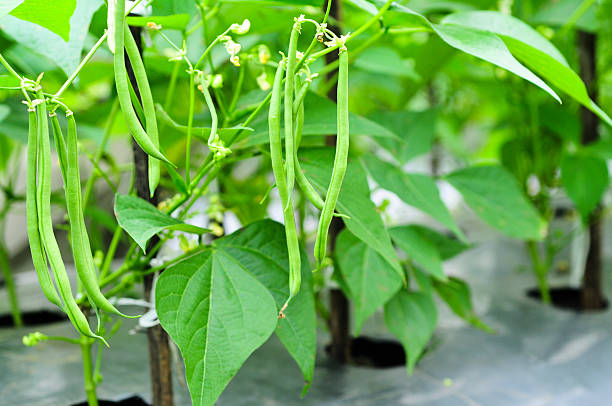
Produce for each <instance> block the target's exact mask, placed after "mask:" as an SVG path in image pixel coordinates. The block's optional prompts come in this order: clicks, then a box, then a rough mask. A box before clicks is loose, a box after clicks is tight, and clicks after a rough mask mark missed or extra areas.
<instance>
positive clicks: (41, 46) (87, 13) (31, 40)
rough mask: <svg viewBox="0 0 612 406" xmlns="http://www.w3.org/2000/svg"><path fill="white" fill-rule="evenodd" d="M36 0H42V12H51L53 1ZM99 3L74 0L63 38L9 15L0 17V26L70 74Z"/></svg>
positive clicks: (91, 0)
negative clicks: (73, 8) (49, 2)
mask: <svg viewBox="0 0 612 406" xmlns="http://www.w3.org/2000/svg"><path fill="white" fill-rule="evenodd" d="M37 1H39V2H40V3H44V4H43V5H42V6H41V7H42V10H44V12H43V14H45V15H46V14H47V13H51V14H50V15H53V10H54V9H55V3H56V2H55V1H54V2H53V6H50V5H49V4H48V2H47V1H44V0H37ZM24 4H25V2H24ZM102 4H104V2H103V1H102V0H79V1H78V2H76V9H75V10H74V13H73V14H71V15H72V17H71V18H70V39H68V37H66V38H65V39H66V40H67V42H66V41H65V40H64V39H63V38H62V37H61V36H60V35H59V34H56V33H54V32H51V31H49V30H47V29H44V28H41V27H40V26H38V25H36V24H34V23H32V22H29V21H23V20H20V19H18V18H16V17H14V16H12V15H8V16H5V17H4V18H2V19H0V29H2V31H3V32H5V33H6V34H7V35H9V36H10V37H11V38H13V39H14V40H15V41H17V42H18V43H20V44H22V45H24V46H26V47H28V48H29V49H31V50H33V51H34V52H37V53H38V54H40V55H43V56H45V57H47V58H49V59H50V60H52V61H53V62H55V63H56V64H57V65H58V66H59V67H60V68H61V69H62V70H63V71H64V72H65V73H66V75H70V74H71V73H72V72H74V71H75V70H76V67H77V66H78V65H79V62H80V61H81V52H82V51H83V46H84V43H85V39H86V37H87V33H88V31H89V23H90V21H91V17H92V16H93V14H94V13H95V11H96V10H97V9H98V8H100V6H101V5H102ZM36 73H40V72H36Z"/></svg>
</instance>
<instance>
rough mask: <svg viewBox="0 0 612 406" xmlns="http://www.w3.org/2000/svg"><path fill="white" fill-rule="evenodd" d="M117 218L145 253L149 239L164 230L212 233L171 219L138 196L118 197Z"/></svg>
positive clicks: (116, 205)
mask: <svg viewBox="0 0 612 406" xmlns="http://www.w3.org/2000/svg"><path fill="white" fill-rule="evenodd" d="M115 216H116V217H117V222H118V223H119V225H120V226H121V228H123V229H124V230H125V231H126V232H127V233H128V234H129V235H130V237H132V238H133V239H134V241H136V243H137V244H138V245H139V246H140V248H142V250H143V251H145V250H146V246H147V241H149V238H151V237H153V236H154V235H155V234H157V233H159V232H160V231H163V230H177V231H183V232H186V233H193V234H204V233H207V232H209V231H210V230H207V229H205V228H202V227H198V226H194V225H191V224H185V223H183V222H182V221H180V220H177V219H175V218H173V217H170V216H169V215H168V214H166V213H163V212H161V211H159V210H158V209H157V207H155V206H153V205H152V204H151V203H149V202H147V201H146V200H143V199H141V198H139V197H136V196H129V195H119V194H118V195H116V197H115Z"/></svg>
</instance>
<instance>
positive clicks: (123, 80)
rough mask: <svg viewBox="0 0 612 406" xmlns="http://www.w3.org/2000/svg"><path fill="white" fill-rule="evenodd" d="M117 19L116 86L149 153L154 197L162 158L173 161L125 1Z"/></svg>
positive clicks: (119, 5) (126, 113) (131, 125)
mask: <svg viewBox="0 0 612 406" xmlns="http://www.w3.org/2000/svg"><path fill="white" fill-rule="evenodd" d="M114 12H115V14H114V19H115V24H114V27H115V32H114V34H115V41H114V47H115V56H114V60H113V62H114V71H115V85H116V87H117V98H118V99H119V104H120V105H121V110H122V111H123V115H124V117H125V121H126V123H127V125H128V128H129V130H130V132H131V133H132V136H133V137H134V140H135V141H136V142H137V143H138V145H140V147H141V148H142V150H143V151H144V152H146V153H147V154H148V155H149V156H150V158H149V192H150V193H151V196H153V194H154V193H155V189H156V187H157V185H158V184H159V178H160V161H163V162H165V163H167V164H169V165H171V166H173V165H172V163H171V162H170V161H168V159H167V158H166V157H165V156H164V155H163V154H162V153H161V152H160V150H159V135H158V130H157V118H156V115H155V104H154V103H153V97H152V95H151V89H150V87H149V81H148V79H147V75H146V71H145V68H144V63H143V62H142V58H141V57H140V52H139V51H138V47H137V45H136V42H135V40H134V37H133V36H132V33H131V32H130V29H129V27H128V25H127V23H126V21H125V2H124V1H117V2H116V4H115V10H114ZM124 51H126V52H127V55H128V58H129V60H130V63H131V65H132V68H133V71H134V76H135V78H136V83H137V84H138V88H139V90H140V96H141V98H142V109H143V115H144V119H145V126H146V131H145V129H144V128H143V127H142V124H141V123H140V120H139V119H138V115H137V114H136V111H135V110H134V106H133V105H132V100H131V98H130V83H129V78H128V74H127V70H126V66H125V56H124Z"/></svg>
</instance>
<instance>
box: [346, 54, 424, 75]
mask: <svg viewBox="0 0 612 406" xmlns="http://www.w3.org/2000/svg"><path fill="white" fill-rule="evenodd" d="M353 66H355V67H357V68H359V69H363V70H365V71H368V72H373V73H378V74H381V75H391V76H398V77H404V78H408V79H411V80H413V81H418V80H419V79H420V78H419V75H417V73H416V72H415V70H414V61H413V60H411V59H402V57H401V56H400V54H399V53H398V52H397V51H396V50H394V49H393V48H390V47H381V46H379V47H373V48H368V49H366V50H365V51H364V52H363V53H362V54H361V55H359V56H358V57H357V59H356V60H355V62H353Z"/></svg>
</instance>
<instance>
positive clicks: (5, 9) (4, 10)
mask: <svg viewBox="0 0 612 406" xmlns="http://www.w3.org/2000/svg"><path fill="white" fill-rule="evenodd" d="M21 3H23V0H4V1H3V2H2V3H1V4H0V18H2V17H4V16H5V15H7V14H8V13H9V12H10V11H11V10H13V9H14V8H15V7H17V6H18V5H20V4H21Z"/></svg>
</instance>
